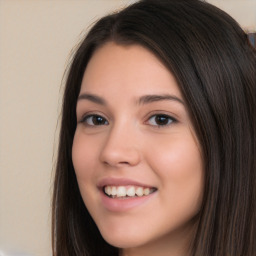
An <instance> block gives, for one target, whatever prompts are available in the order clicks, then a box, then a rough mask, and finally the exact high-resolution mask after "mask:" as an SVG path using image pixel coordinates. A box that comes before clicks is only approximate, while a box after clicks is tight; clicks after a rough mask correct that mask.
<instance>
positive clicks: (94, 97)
mask: <svg viewBox="0 0 256 256" xmlns="http://www.w3.org/2000/svg"><path fill="white" fill-rule="evenodd" d="M79 100H89V101H91V102H94V103H97V104H100V105H107V102H106V101H105V100H104V99H103V98H101V97H99V96H97V95H94V94H89V93H83V94H80V95H79V96H78V99H77V101H79Z"/></svg>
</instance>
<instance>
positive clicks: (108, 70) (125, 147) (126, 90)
mask: <svg viewBox="0 0 256 256" xmlns="http://www.w3.org/2000/svg"><path fill="white" fill-rule="evenodd" d="M72 158H73V164H74V168H75V172H76V176H77V181H78V185H79V189H80V192H81V195H82V198H83V200H84V203H85V205H86V207H87V209H88V211H89V212H90V214H91V216H92V218H93V219H94V221H95V223H96V225H97V226H98V228H99V230H100V232H101V234H102V236H103V237H104V239H105V240H106V241H107V242H108V243H110V244H112V245H114V246H116V247H119V248H138V249H139V248H146V247H150V246H151V247H152V245H153V244H159V245H160V244H161V246H162V247H163V248H165V247H164V246H166V248H168V246H171V244H172V242H173V244H176V245H177V244H179V242H180V241H181V240H182V239H183V240H184V239H185V238H187V236H188V234H189V230H191V227H192V218H193V217H195V215H196V214H197V213H198V211H199V208H200V205H201V197H202V190H203V169H202V159H201V155H200V148H199V145H198V143H197V139H196V136H195V133H194V131H193V127H192V124H191V120H190V118H189V115H188V112H187V110H186V108H185V105H184V101H183V98H182V95H181V92H180V90H179V87H178V85H177V82H176V80H175V78H174V76H173V75H172V74H171V73H170V72H169V71H168V70H167V68H166V67H165V66H164V65H163V64H162V63H161V62H160V61H159V60H158V59H157V58H156V57H155V56H154V55H153V54H152V53H151V52H150V51H148V50H146V49H145V48H143V47H141V46H138V45H131V46H120V45H116V44H114V43H112V42H110V43H107V44H105V45H104V46H103V47H101V48H100V49H98V50H97V51H96V52H95V53H94V55H93V57H92V58H91V60H90V61H89V63H88V66H87V68H86V70H85V73H84V77H83V81H82V86H81V91H80V95H79V98H78V101H77V129H76V132H75V137H74V142H73V149H72ZM171 241H172V242H171ZM152 248H153V247H152ZM152 250H153V249H152ZM158 255H160V254H158Z"/></svg>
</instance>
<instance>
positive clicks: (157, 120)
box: [148, 114, 176, 126]
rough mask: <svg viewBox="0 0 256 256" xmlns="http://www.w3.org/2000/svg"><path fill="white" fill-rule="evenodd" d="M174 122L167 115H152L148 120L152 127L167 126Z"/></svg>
mask: <svg viewBox="0 0 256 256" xmlns="http://www.w3.org/2000/svg"><path fill="white" fill-rule="evenodd" d="M175 121H176V120H175V119H174V118H172V117H171V116H168V115H163V114H159V115H153V116H151V117H150V118H149V120H148V123H149V124H150V125H153V126H168V125H170V124H171V123H173V122H175Z"/></svg>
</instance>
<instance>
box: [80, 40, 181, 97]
mask: <svg viewBox="0 0 256 256" xmlns="http://www.w3.org/2000/svg"><path fill="white" fill-rule="evenodd" d="M120 89H122V90H123V92H126V93H131V92H133V91H134V92H135V91H136V92H137V93H139V94H142V93H143V92H145V91H146V92H147V93H166V91H171V92H172V93H174V94H176V95H177V96H179V97H181V93H180V90H179V87H178V85H177V82H176V79H175V77H174V76H173V74H172V73H171V72H170V71H169V70H168V69H167V68H166V67H165V65H164V64H163V63H162V62H161V61H160V60H159V59H158V58H157V57H156V56H155V55H154V54H153V53H152V52H150V51H149V50H147V49H146V48H144V47H142V46H140V45H129V46H124V45H118V44H116V43H114V42H108V43H106V44H105V45H103V46H102V47H100V48H99V49H98V50H96V52H95V53H94V54H93V56H92V58H91V59H90V61H89V63H88V65H87V67H86V70H85V73H84V77H83V81H82V87H81V91H93V92H98V93H101V92H106V91H108V90H111V91H112V92H114V91H116V90H120Z"/></svg>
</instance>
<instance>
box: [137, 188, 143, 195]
mask: <svg viewBox="0 0 256 256" xmlns="http://www.w3.org/2000/svg"><path fill="white" fill-rule="evenodd" d="M136 195H137V196H143V188H141V187H139V188H137V189H136Z"/></svg>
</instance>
